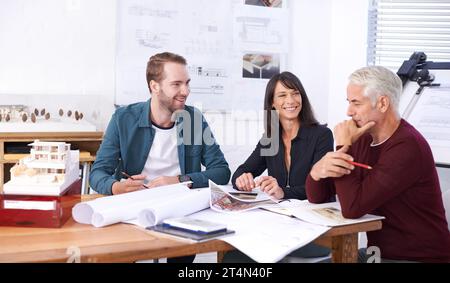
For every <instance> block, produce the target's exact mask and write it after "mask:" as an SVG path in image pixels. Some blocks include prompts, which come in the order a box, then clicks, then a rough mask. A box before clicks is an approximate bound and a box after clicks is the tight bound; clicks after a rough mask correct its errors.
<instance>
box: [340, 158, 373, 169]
mask: <svg viewBox="0 0 450 283" xmlns="http://www.w3.org/2000/svg"><path fill="white" fill-rule="evenodd" d="M346 161H347V162H348V163H350V164H353V165H355V166H359V167H362V168H365V169H372V167H371V166H369V165H366V164H362V163H358V162H354V161H349V160H346Z"/></svg>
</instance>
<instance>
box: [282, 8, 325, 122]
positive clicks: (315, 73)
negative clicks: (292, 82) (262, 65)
mask: <svg viewBox="0 0 450 283" xmlns="http://www.w3.org/2000/svg"><path fill="white" fill-rule="evenodd" d="M332 2H333V1H332V0H317V1H310V0H294V1H291V8H292V13H291V20H292V28H291V42H292V44H291V54H290V58H292V61H291V64H290V71H291V72H293V73H294V74H296V75H297V76H298V77H299V78H300V80H301V81H302V84H303V86H304V88H305V90H306V93H307V94H308V98H309V99H310V102H311V104H312V105H313V108H314V112H315V114H316V117H317V119H318V120H319V121H320V122H321V123H327V122H328V104H327V97H328V91H329V81H330V72H329V70H330V64H329V62H330V55H331V54H330V47H331V44H332V43H331V36H330V31H331V19H332V14H331V13H332V9H331V8H332Z"/></svg>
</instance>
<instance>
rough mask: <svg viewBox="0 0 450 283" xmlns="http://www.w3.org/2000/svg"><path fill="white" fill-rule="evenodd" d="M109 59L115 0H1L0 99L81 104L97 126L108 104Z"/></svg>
mask: <svg viewBox="0 0 450 283" xmlns="http://www.w3.org/2000/svg"><path fill="white" fill-rule="evenodd" d="M114 58H115V1H110V0H95V1H92V0H39V1H34V0H2V1H1V4H0V62H2V63H1V65H0V99H1V102H0V104H15V103H21V102H20V101H21V100H23V99H24V97H25V100H26V101H31V102H32V103H36V104H39V106H40V107H38V108H44V107H45V108H47V109H48V108H52V107H58V106H56V105H54V104H56V103H61V102H62V103H64V102H66V103H68V104H71V105H74V106H73V107H79V106H81V105H85V106H86V107H87V109H83V110H82V111H83V112H85V113H86V112H89V115H86V118H87V119H94V118H96V119H97V120H96V121H94V122H95V123H97V124H98V125H99V126H100V127H101V128H102V127H103V125H104V124H105V123H106V121H105V120H107V119H109V116H110V112H111V111H112V109H113V105H112V102H113V99H114ZM61 96H64V98H61ZM54 100H58V101H54ZM52 104H53V105H52ZM36 106H38V105H36ZM99 109H101V110H99ZM86 110H88V111H86ZM94 110H97V113H94ZM105 117H106V118H105Z"/></svg>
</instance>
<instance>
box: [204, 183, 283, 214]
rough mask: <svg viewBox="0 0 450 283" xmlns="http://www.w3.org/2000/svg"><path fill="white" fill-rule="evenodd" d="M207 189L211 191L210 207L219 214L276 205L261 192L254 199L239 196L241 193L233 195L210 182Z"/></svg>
mask: <svg viewBox="0 0 450 283" xmlns="http://www.w3.org/2000/svg"><path fill="white" fill-rule="evenodd" d="M209 188H210V190H211V199H210V207H211V209H213V210H215V211H219V212H241V211H247V210H251V209H255V208H261V207H264V206H273V205H276V204H277V203H276V202H275V201H274V200H272V199H271V198H270V197H268V195H267V194H265V193H263V192H261V191H259V192H257V193H256V195H255V197H254V198H249V197H247V196H244V195H242V196H240V195H241V194H243V193H237V194H235V195H233V193H232V192H230V190H227V189H226V188H224V187H221V186H219V185H216V184H215V183H214V182H212V181H209Z"/></svg>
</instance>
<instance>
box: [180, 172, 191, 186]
mask: <svg viewBox="0 0 450 283" xmlns="http://www.w3.org/2000/svg"><path fill="white" fill-rule="evenodd" d="M178 181H179V182H180V183H183V182H189V181H191V177H189V176H188V175H178ZM186 186H188V187H189V188H192V183H189V184H186Z"/></svg>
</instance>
